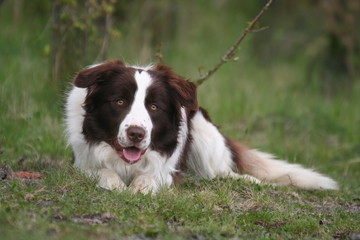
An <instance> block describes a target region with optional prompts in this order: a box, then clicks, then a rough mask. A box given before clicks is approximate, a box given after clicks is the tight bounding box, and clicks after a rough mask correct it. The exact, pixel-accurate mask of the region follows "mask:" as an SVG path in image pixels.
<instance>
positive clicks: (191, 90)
mask: <svg viewBox="0 0 360 240" xmlns="http://www.w3.org/2000/svg"><path fill="white" fill-rule="evenodd" d="M153 70H155V72H157V73H158V74H159V76H161V77H163V78H165V79H166V81H167V82H168V84H169V86H170V88H171V93H172V94H173V96H174V97H175V98H177V100H178V101H179V103H180V104H181V105H182V106H184V107H186V108H188V109H189V110H192V111H197V110H198V109H199V105H198V101H197V90H196V85H195V84H194V83H192V82H189V81H187V80H185V79H184V78H183V77H181V76H179V75H177V74H176V73H174V71H173V70H172V69H171V68H170V67H168V66H165V65H163V64H157V65H155V66H154V68H153Z"/></svg>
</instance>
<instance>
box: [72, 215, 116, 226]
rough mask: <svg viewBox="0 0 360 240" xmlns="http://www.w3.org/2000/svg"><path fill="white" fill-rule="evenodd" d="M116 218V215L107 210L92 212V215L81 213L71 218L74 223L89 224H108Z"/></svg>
mask: <svg viewBox="0 0 360 240" xmlns="http://www.w3.org/2000/svg"><path fill="white" fill-rule="evenodd" d="M114 220H115V216H114V215H113V214H112V213H110V212H105V213H102V214H99V213H98V214H92V215H88V214H85V215H80V216H75V217H72V218H71V221H72V222H73V223H84V224H89V225H96V224H107V223H109V222H112V221H114Z"/></svg>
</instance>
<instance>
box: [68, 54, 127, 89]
mask: <svg viewBox="0 0 360 240" xmlns="http://www.w3.org/2000/svg"><path fill="white" fill-rule="evenodd" d="M124 67H125V65H124V63H123V62H121V61H119V60H113V61H109V62H105V63H102V64H98V65H95V66H92V67H89V68H86V69H84V70H81V71H80V72H79V73H78V74H77V75H76V77H75V79H74V81H73V82H74V85H75V86H76V87H79V88H87V87H90V86H92V85H94V84H95V83H99V82H102V81H106V80H107V79H109V78H110V77H111V76H112V75H113V74H114V73H118V72H121V71H123V69H124Z"/></svg>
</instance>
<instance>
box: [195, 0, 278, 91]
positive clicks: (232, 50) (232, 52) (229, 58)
mask: <svg viewBox="0 0 360 240" xmlns="http://www.w3.org/2000/svg"><path fill="white" fill-rule="evenodd" d="M273 1H274V0H269V1H268V2H267V3H266V5H265V6H264V7H263V8H262V9H261V11H260V12H259V13H258V15H256V17H255V18H254V19H253V20H252V21H251V22H250V24H249V25H248V27H247V28H245V30H244V32H243V33H242V34H241V35H240V37H239V38H238V39H237V40H236V42H235V43H234V45H232V46H231V48H230V49H229V50H228V51H227V52H226V53H225V55H224V56H223V57H222V58H221V59H220V61H219V62H218V63H217V64H216V65H215V66H214V67H213V68H211V69H210V70H209V71H208V72H206V73H205V74H204V75H202V76H201V77H200V78H199V79H198V80H196V81H195V84H196V85H197V86H199V85H201V84H202V83H203V82H204V81H205V80H207V79H208V78H209V77H210V76H211V75H213V74H214V73H215V72H216V71H217V70H218V69H219V68H220V67H221V66H222V65H223V64H224V63H226V62H229V61H234V60H235V59H234V55H235V53H236V51H237V50H238V48H239V45H240V43H241V42H242V40H243V39H244V38H245V37H246V35H247V34H248V33H249V32H258V31H262V30H265V29H267V27H263V28H259V29H254V27H255V25H256V23H257V22H258V21H259V20H260V18H261V17H262V16H263V14H264V13H265V11H266V10H267V9H268V8H269V7H270V5H271V4H272V3H273ZM235 61H236V60H235Z"/></svg>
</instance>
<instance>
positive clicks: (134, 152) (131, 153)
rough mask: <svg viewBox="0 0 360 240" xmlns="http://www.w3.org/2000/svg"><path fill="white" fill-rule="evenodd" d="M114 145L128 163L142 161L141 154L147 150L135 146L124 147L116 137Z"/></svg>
mask: <svg viewBox="0 0 360 240" xmlns="http://www.w3.org/2000/svg"><path fill="white" fill-rule="evenodd" d="M114 147H115V150H116V152H117V153H118V154H119V156H120V157H121V158H122V159H123V160H124V161H125V162H127V163H130V164H134V163H136V162H138V161H140V159H141V156H142V155H143V154H144V153H145V151H146V149H145V150H141V149H139V148H137V147H135V146H130V147H122V146H121V145H120V144H119V142H118V141H117V140H116V139H115V141H114Z"/></svg>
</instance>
